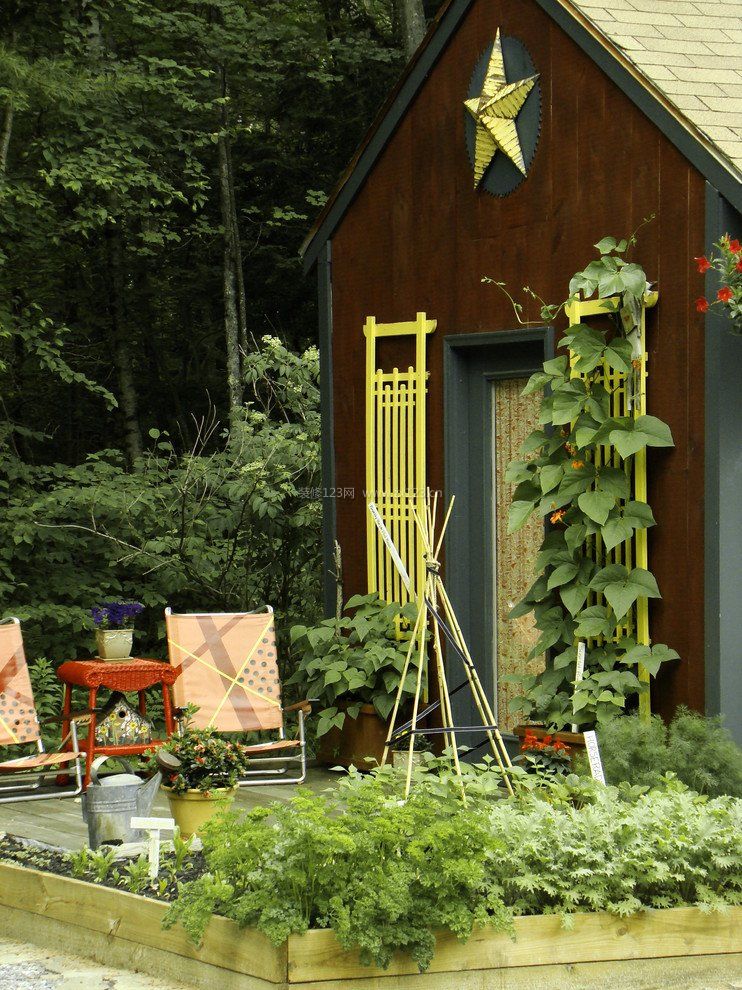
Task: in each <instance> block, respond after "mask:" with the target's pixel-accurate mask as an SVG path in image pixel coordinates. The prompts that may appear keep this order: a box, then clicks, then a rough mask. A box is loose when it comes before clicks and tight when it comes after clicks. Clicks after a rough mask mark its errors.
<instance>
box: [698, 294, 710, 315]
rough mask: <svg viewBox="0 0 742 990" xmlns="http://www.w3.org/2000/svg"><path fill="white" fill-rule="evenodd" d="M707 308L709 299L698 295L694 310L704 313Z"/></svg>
mask: <svg viewBox="0 0 742 990" xmlns="http://www.w3.org/2000/svg"><path fill="white" fill-rule="evenodd" d="M708 308H709V301H708V299H704V297H703V296H700V297H699V298H698V299H696V312H697V313H705V312H706V310H707V309H708Z"/></svg>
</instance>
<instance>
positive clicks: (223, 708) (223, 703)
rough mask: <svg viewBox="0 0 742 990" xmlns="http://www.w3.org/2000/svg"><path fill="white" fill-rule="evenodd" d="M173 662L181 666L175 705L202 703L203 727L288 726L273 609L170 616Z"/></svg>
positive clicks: (236, 729) (200, 724) (197, 721)
mask: <svg viewBox="0 0 742 990" xmlns="http://www.w3.org/2000/svg"><path fill="white" fill-rule="evenodd" d="M166 622H167V635H168V650H169V654H170V663H171V664H173V666H176V667H180V668H181V674H180V677H179V678H178V679H177V681H176V682H175V685H174V687H173V695H174V698H175V704H176V705H177V706H178V707H179V708H183V707H185V705H186V704H187V703H188V701H192V702H195V703H197V704H198V705H199V710H198V712H197V714H196V716H195V717H194V719H193V724H194V725H195V726H197V727H198V728H207V727H211V728H215V729H218V730H219V731H221V732H251V731H260V730H263V729H280V728H282V727H283V711H282V709H281V682H280V680H279V677H278V655H277V652H276V629H275V622H274V618H273V613H272V612H270V613H268V614H266V613H235V614H221V615H172V614H171V615H167V616H166Z"/></svg>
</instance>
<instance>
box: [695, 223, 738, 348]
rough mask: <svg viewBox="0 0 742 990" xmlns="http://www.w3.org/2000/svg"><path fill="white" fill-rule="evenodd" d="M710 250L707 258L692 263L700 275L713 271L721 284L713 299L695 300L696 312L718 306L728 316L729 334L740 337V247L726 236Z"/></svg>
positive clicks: (700, 298)
mask: <svg viewBox="0 0 742 990" xmlns="http://www.w3.org/2000/svg"><path fill="white" fill-rule="evenodd" d="M714 248H715V251H714V253H713V254H712V255H711V257H709V258H707V257H706V256H705V255H702V256H701V257H700V258H696V259H695V262H696V267H697V269H698V273H699V274H700V275H705V274H706V272H708V271H710V270H711V269H712V268H713V269H714V270H715V271H716V272H717V273H718V275H719V281H720V282H721V285H720V287H719V289H718V291H717V293H716V299H712V300H709V299H707V298H706V297H705V296H699V298H698V299H696V311H697V312H699V313H707V312H708V311H709V309H712V308H713V307H714V306H716V307H717V308H719V307H720V308H721V309H722V310H724V311H726V313H727V315H728V316H729V319H730V322H731V331H732V333H733V334H736V335H737V336H742V244H740V242H739V241H738V240H737V239H736V238H731V237H730V236H729V234H724V236H723V237H722V238H721V239H720V240H719V241H717V243H716V244H715V245H714Z"/></svg>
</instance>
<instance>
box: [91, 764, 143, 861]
mask: <svg viewBox="0 0 742 990" xmlns="http://www.w3.org/2000/svg"><path fill="white" fill-rule="evenodd" d="M107 759H108V757H107V756H99V757H98V758H97V759H96V760H94V761H93V765H92V766H91V768H90V785H89V786H88V789H87V790H86V791H85V793H84V794H83V796H82V819H83V821H84V822H87V825H88V837H89V843H90V848H91V849H97V848H98V846H100V845H103V844H104V843H105V844H107V845H116V846H117V845H121V843H122V842H141V841H142V840H144V839H146V838H147V834H146V832H143V831H142V830H141V829H135V828H132V827H131V819H132V818H146V817H147V816H148V815H149V813H150V811H151V810H152V805H153V803H154V800H155V795H156V794H157V790H158V788H159V786H160V781H161V780H162V777H161V776H160V774H159V773H156V774H155V775H154V776H153V777H151V778H150V779H149V780H147V781H144V782H142V781H141V780H140V779H139V777H137V776H136V774H134V773H132V771H131V766H130V765H129V764H128V763H127V762H126V760H122V759H120V758H119V757H116V759H117V760H118V761H119V763H121V764H122V766H123V767H124V768H125V769H126V770H127V773H117V774H113V776H111V777H104V778H103V779H101V778H99V777H98V770H99V769H100V767H101V765H102V764H103V763H104V762H105V761H106V760H107Z"/></svg>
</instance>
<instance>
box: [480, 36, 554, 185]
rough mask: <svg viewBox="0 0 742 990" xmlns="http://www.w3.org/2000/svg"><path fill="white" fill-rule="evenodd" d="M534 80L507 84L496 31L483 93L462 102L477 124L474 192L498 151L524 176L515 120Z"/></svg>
mask: <svg viewBox="0 0 742 990" xmlns="http://www.w3.org/2000/svg"><path fill="white" fill-rule="evenodd" d="M537 79H538V74H537V75H535V76H529V77H528V78H527V79H520V80H519V81H518V82H513V83H509V82H508V81H507V79H506V78H505V63H504V62H503V58H502V42H501V41H500V30H499V28H498V30H497V36H496V37H495V43H494V45H493V46H492V54H491V55H490V60H489V65H488V66H487V72H486V74H485V77H484V85H483V86H482V92H481V93H480V95H479V96H475V97H474V98H473V99H471V100H465V101H464V106H465V107H466V109H467V110H468V111H469V113H470V114H471V115H472V117H473V118H474V121H475V123H476V125H477V129H476V141H475V145H474V188H475V189H476V188H477V187H478V186H479V183H480V182H481V181H482V178H483V176H484V173H485V172H486V171H487V168H488V167H489V164H490V162H491V161H492V159H493V158H494V157H495V155H496V154H497V152H498V151H501V152H502V153H503V154H504V155H505V156H506V157H507V158H509V159H510V161H511V162H512V163H513V164H514V165H515V167H516V168H517V169H518V170H519V171H520V172H522V173H523V175H526V174H527V170H526V163H525V161H524V159H523V149H522V148H521V144H520V138H519V137H518V131H517V129H516V126H515V121H516V118H517V117H518V114H519V113H520V111H521V110H522V108H523V104H524V103H525V102H526V97H527V96H528V94H529V93H530V92H531V90H532V89H533V87H534V86H535V84H536V80H537Z"/></svg>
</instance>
